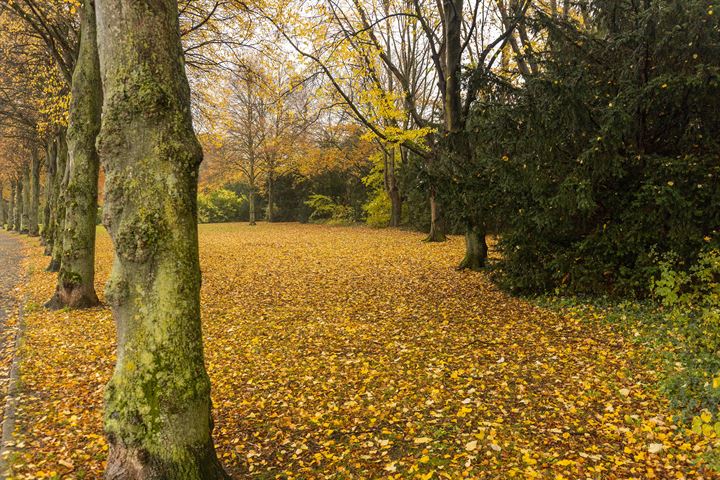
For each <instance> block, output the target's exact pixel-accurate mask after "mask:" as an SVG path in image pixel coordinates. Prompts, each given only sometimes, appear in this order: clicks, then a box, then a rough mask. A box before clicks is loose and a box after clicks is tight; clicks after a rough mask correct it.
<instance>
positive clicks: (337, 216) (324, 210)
mask: <svg viewBox="0 0 720 480" xmlns="http://www.w3.org/2000/svg"><path fill="white" fill-rule="evenodd" d="M305 204H306V205H307V206H308V207H310V208H311V209H312V213H311V214H310V221H313V222H317V223H328V224H334V225H349V224H351V223H354V222H356V221H357V218H356V215H355V209H353V208H352V207H351V206H348V205H339V204H337V203H336V202H335V200H333V199H332V198H330V197H328V196H326V195H318V194H315V195H310V198H309V199H308V200H307V201H306V202H305Z"/></svg>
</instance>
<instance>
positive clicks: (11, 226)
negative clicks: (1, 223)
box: [7, 180, 17, 232]
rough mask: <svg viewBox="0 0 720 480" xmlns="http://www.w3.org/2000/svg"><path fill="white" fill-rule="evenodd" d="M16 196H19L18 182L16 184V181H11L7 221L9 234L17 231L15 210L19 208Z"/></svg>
mask: <svg viewBox="0 0 720 480" xmlns="http://www.w3.org/2000/svg"><path fill="white" fill-rule="evenodd" d="M16 195H17V182H15V181H14V180H11V181H10V201H9V205H8V220H7V230H8V232H10V231H12V230H15V209H16V208H17V207H16V206H15V201H16Z"/></svg>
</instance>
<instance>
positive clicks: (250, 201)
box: [248, 185, 256, 226]
mask: <svg viewBox="0 0 720 480" xmlns="http://www.w3.org/2000/svg"><path fill="white" fill-rule="evenodd" d="M248 209H249V215H250V219H249V221H250V225H251V226H252V225H256V223H255V186H254V185H251V186H250V192H249V193H248Z"/></svg>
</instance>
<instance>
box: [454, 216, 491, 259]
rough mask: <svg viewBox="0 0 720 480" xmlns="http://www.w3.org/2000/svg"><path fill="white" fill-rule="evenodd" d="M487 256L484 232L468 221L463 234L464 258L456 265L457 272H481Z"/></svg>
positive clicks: (478, 226)
mask: <svg viewBox="0 0 720 480" xmlns="http://www.w3.org/2000/svg"><path fill="white" fill-rule="evenodd" d="M487 254H488V246H487V242H486V240H485V230H484V229H483V228H482V227H481V226H480V225H477V224H475V223H474V222H470V221H469V222H468V223H467V230H466V232H465V258H463V260H462V262H460V265H458V267H457V268H458V270H473V271H479V270H482V268H483V267H484V266H485V261H486V259H487Z"/></svg>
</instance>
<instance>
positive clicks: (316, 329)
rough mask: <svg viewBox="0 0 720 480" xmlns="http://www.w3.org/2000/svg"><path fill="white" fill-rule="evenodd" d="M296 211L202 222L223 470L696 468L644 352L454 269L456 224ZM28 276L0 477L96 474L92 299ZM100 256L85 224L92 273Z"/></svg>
mask: <svg viewBox="0 0 720 480" xmlns="http://www.w3.org/2000/svg"><path fill="white" fill-rule="evenodd" d="M421 239H422V235H420V234H417V233H411V232H402V231H396V230H371V229H367V228H359V227H358V228H342V227H324V226H312V225H298V224H276V225H267V224H260V225H258V226H257V227H248V226H246V225H240V224H226V225H203V226H201V227H200V241H201V263H202V269H203V275H204V280H203V290H202V314H203V325H204V337H205V354H206V361H207V368H208V371H209V374H210V377H211V380H212V384H213V400H214V417H215V420H216V427H215V443H216V446H217V449H218V452H219V455H220V457H221V459H222V461H223V463H224V464H225V465H226V466H227V468H228V470H229V471H231V472H232V473H233V475H234V476H235V478H248V477H252V478H302V479H311V478H362V479H365V478H423V479H430V478H451V479H454V478H463V477H466V478H488V479H490V478H497V479H506V478H511V477H516V478H552V479H558V480H559V479H585V478H587V479H631V478H637V479H641V478H642V479H645V478H673V479H683V478H688V479H689V478H693V479H697V478H711V474H710V473H707V472H703V470H704V469H703V466H702V463H701V462H700V463H696V460H697V458H698V456H699V454H700V453H701V452H703V451H704V450H705V449H706V448H707V446H708V441H707V439H706V438H705V437H703V436H702V435H698V434H694V433H692V432H690V431H687V430H686V429H685V428H683V427H681V426H677V425H676V424H674V423H673V420H672V412H671V411H670V409H669V407H668V404H667V402H666V401H665V400H664V399H663V398H662V397H661V396H660V395H659V394H658V393H657V389H656V387H655V385H656V372H655V370H653V365H652V363H651V362H649V361H648V360H647V358H646V355H645V352H644V351H642V349H640V347H638V346H637V345H636V344H634V343H633V342H632V341H631V340H629V339H626V338H624V337H623V336H621V335H620V334H618V333H615V332H613V330H612V329H611V328H610V327H609V326H608V325H607V324H604V323H603V322H601V321H599V320H598V319H595V318H592V317H591V318H584V317H581V316H579V315H559V314H557V313H554V312H552V311H550V310H545V309H542V308H539V307H537V306H535V305H533V304H531V303H528V302H526V301H524V300H521V299H516V298H512V297H509V296H507V295H506V294H504V293H502V292H500V291H498V290H497V289H496V288H495V287H494V286H493V285H492V284H491V283H490V282H489V280H488V279H487V277H486V275H485V274H482V273H473V272H456V271H455V270H454V269H453V267H454V265H455V263H456V262H457V261H458V259H459V258H461V255H462V251H463V240H462V239H461V238H452V239H451V240H450V241H449V242H447V243H442V244H427V243H423V242H421ZM25 253H26V254H27V256H28V257H29V261H28V270H29V274H30V275H31V281H30V282H29V284H28V285H27V286H26V287H25V288H24V289H23V290H24V294H25V295H27V296H28V298H29V301H28V303H27V306H26V309H25V311H26V320H25V321H26V325H27V330H26V334H25V342H24V346H23V348H22V355H23V362H22V368H21V378H22V384H23V389H24V390H23V396H22V399H21V405H20V408H19V409H18V423H19V426H18V431H17V436H18V441H19V442H20V445H21V446H22V447H23V449H22V452H21V454H20V455H18V456H16V458H15V459H14V471H15V475H14V477H13V478H16V479H31V478H32V479H35V478H68V479H70V478H75V479H80V478H91V479H99V478H101V472H102V469H103V460H104V458H105V456H106V451H107V446H106V443H105V440H104V438H103V434H102V401H103V388H104V385H105V383H106V382H107V381H108V379H109V377H110V374H111V372H112V368H113V363H114V356H113V355H114V353H113V350H114V343H113V342H114V340H113V339H114V336H115V329H114V325H113V321H112V315H111V312H110V310H109V309H108V308H107V307H100V308H95V309H91V310H87V311H82V312H70V311H59V312H48V311H45V310H44V309H43V308H42V307H41V305H42V303H43V302H44V301H46V300H47V299H48V298H50V296H51V294H52V292H53V288H54V281H55V277H54V275H52V274H49V273H46V272H45V271H44V270H45V267H46V265H47V262H48V259H47V257H44V256H43V255H42V249H41V248H40V247H39V246H37V240H35V239H28V240H26V241H25ZM111 260H112V253H111V246H110V241H109V238H108V236H107V234H106V233H105V232H104V231H103V230H102V229H100V234H99V237H98V255H97V271H98V275H97V289H98V293H99V294H100V296H101V297H102V290H103V285H104V283H105V281H106V279H107V276H108V273H109V270H110V266H111Z"/></svg>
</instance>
